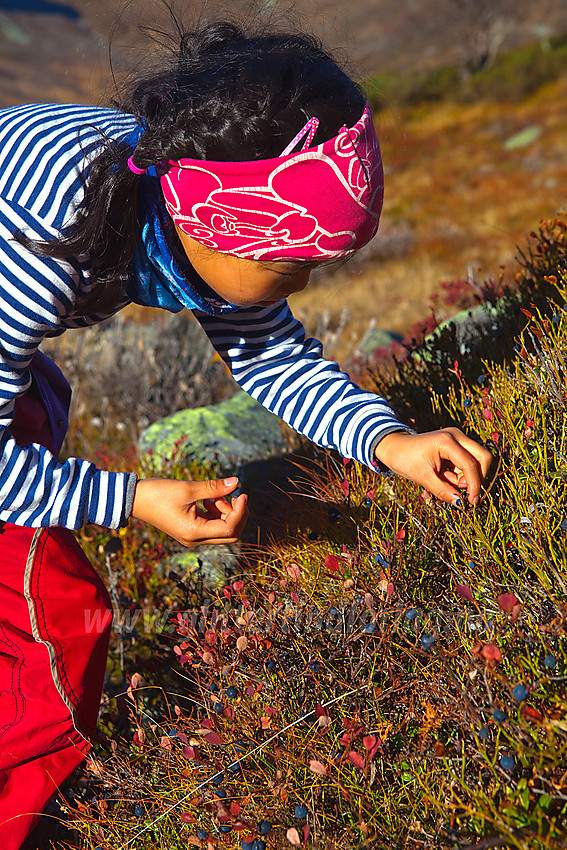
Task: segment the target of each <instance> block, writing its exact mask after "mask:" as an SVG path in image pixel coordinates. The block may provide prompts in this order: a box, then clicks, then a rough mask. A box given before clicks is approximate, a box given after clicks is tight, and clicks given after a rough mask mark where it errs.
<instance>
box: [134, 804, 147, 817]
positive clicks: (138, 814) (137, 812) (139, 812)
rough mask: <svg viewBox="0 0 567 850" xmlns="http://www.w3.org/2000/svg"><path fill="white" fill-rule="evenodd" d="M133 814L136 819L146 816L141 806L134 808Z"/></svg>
mask: <svg viewBox="0 0 567 850" xmlns="http://www.w3.org/2000/svg"><path fill="white" fill-rule="evenodd" d="M134 814H135V815H136V817H137V818H143V817H144V815H145V814H146V812H145V811H144V807H143V806H136V808H135V809H134Z"/></svg>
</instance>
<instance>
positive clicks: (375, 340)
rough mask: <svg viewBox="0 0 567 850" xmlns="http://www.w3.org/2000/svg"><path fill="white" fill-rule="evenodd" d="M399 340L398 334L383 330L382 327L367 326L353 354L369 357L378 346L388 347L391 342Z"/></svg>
mask: <svg viewBox="0 0 567 850" xmlns="http://www.w3.org/2000/svg"><path fill="white" fill-rule="evenodd" d="M401 341H402V337H401V336H400V334H396V333H392V332H391V331H385V330H383V329H382V328H369V329H368V330H367V331H366V333H365V334H364V336H363V337H362V339H361V340H360V342H359V343H358V346H357V348H356V351H355V354H356V355H358V356H360V355H366V356H367V357H369V356H370V355H371V354H374V352H375V351H378V350H379V349H380V348H386V349H389V348H390V346H391V345H392V344H393V343H400V342H401Z"/></svg>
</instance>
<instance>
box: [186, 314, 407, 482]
mask: <svg viewBox="0 0 567 850" xmlns="http://www.w3.org/2000/svg"><path fill="white" fill-rule="evenodd" d="M196 316H197V318H198V319H199V321H200V322H201V324H202V326H203V328H204V329H205V331H206V333H207V335H208V337H209V339H210V340H211V342H212V344H213V345H214V347H215V348H216V350H217V351H218V353H219V354H220V356H221V357H222V358H223V360H224V361H225V363H226V364H227V365H228V367H229V368H230V370H231V372H232V374H233V375H234V378H235V380H236V381H237V382H238V383H239V384H240V386H241V387H242V389H244V390H246V392H247V393H249V395H251V396H252V397H253V398H255V399H256V400H257V401H259V402H260V403H261V404H262V405H263V406H264V407H266V408H267V409H268V410H270V411H272V413H275V414H276V415H277V416H279V417H280V418H281V419H283V420H284V422H287V424H288V425H290V426H291V427H292V428H293V429H294V430H295V431H298V432H299V433H300V434H304V435H305V436H306V437H308V438H309V439H310V440H312V441H313V442H314V443H316V444H317V445H319V446H323V447H324V448H334V449H337V450H338V451H339V452H340V454H341V455H342V456H343V457H345V458H352V459H354V460H357V461H359V462H361V463H364V464H366V465H367V466H369V467H371V468H372V469H374V470H375V469H376V463H375V458H374V451H375V448H376V445H377V444H378V442H379V441H380V440H381V439H382V438H383V437H385V436H386V435H387V434H390V433H392V432H393V431H400V430H403V431H411V429H410V428H408V427H407V426H406V425H403V424H402V423H401V422H399V421H398V420H397V419H396V416H395V414H394V412H393V410H392V408H391V407H390V405H389V404H388V403H387V402H386V401H385V400H384V399H383V398H380V397H379V396H377V395H375V394H374V393H369V392H365V391H364V390H362V389H361V388H360V387H359V386H357V385H356V384H355V383H353V382H352V381H351V380H350V378H349V376H348V375H347V374H346V373H345V372H342V371H341V370H340V367H339V366H338V364H337V363H334V362H332V361H330V360H325V359H324V358H323V356H322V345H321V343H320V342H319V341H318V340H315V339H306V337H305V330H304V328H303V325H302V324H301V323H300V322H298V321H297V319H295V318H294V316H293V315H292V313H291V311H290V309H289V307H288V305H287V302H286V301H278V302H277V303H276V304H275V305H272V306H271V307H250V308H246V309H244V308H243V309H241V310H238V311H237V312H235V313H229V314H224V315H222V316H208V315H205V314H203V313H196Z"/></svg>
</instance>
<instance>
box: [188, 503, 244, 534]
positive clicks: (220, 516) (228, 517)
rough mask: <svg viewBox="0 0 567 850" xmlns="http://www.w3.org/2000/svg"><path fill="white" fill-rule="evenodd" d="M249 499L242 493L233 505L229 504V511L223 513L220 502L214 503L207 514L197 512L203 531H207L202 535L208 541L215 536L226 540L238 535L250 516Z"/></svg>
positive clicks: (197, 518)
mask: <svg viewBox="0 0 567 850" xmlns="http://www.w3.org/2000/svg"><path fill="white" fill-rule="evenodd" d="M207 501H208V500H207ZM247 501H248V497H247V496H246V494H244V493H242V494H241V495H240V496H239V497H238V498H237V499H234V501H233V503H232V505H231V506H229V510H228V512H225V513H222V512H221V511H220V510H219V506H218V504H217V503H213V505H212V508H211V509H210V510H209V511H208V513H207V514H206V515H203V514H198V513H197V517H196V520H197V521H198V522H199V524H200V525H201V526H202V529H203V531H205V534H204V535H202V536H203V537H204V538H205V539H206V540H207V541H209V540H210V539H211V538H213V537H214V538H221V539H224V540H226V538H227V537H235V536H236V537H238V536H239V531H241V530H242V528H243V527H244V523H245V522H246V518H247V516H248V510H247V508H246V503H247ZM203 504H205V502H203ZM215 514H216V515H215Z"/></svg>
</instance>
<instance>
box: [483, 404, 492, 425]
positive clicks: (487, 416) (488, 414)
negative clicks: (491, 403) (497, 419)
mask: <svg viewBox="0 0 567 850" xmlns="http://www.w3.org/2000/svg"><path fill="white" fill-rule="evenodd" d="M482 415H483V416H484V418H485V419H486V421H487V422H492V419H493V416H492V411H491V410H489V409H488V407H484V408H483V410H482Z"/></svg>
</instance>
